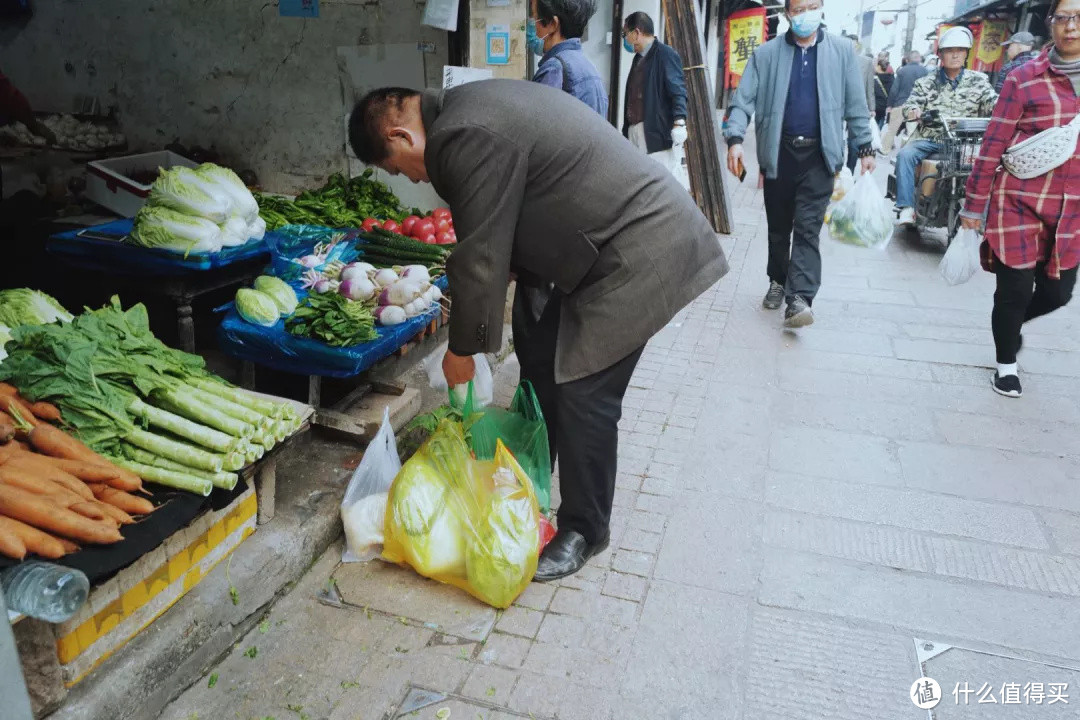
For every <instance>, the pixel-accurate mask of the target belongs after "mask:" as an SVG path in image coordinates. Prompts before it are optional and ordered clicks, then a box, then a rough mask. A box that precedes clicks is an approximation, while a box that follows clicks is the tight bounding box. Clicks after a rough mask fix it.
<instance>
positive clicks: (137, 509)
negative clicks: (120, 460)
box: [90, 483, 154, 515]
mask: <svg viewBox="0 0 1080 720" xmlns="http://www.w3.org/2000/svg"><path fill="white" fill-rule="evenodd" d="M90 490H91V491H92V492H93V493H94V497H96V498H97V499H98V500H100V501H101V502H103V503H107V504H109V505H112V506H113V507H116V508H119V509H121V510H123V511H124V512H126V513H130V514H131V515H147V514H149V513H152V512H154V503H152V502H150V501H149V500H146V499H144V498H141V497H135V496H134V495H131V494H129V493H126V492H124V491H123V490H117V489H116V488H112V487H109V486H108V485H105V484H104V483H90Z"/></svg>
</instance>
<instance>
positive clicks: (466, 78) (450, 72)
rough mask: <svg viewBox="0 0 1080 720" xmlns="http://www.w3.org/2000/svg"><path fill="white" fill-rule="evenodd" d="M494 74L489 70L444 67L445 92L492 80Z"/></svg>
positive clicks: (443, 83)
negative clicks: (466, 84)
mask: <svg viewBox="0 0 1080 720" xmlns="http://www.w3.org/2000/svg"><path fill="white" fill-rule="evenodd" d="M493 76H494V73H493V72H491V71H490V70H488V69H487V68H470V67H458V66H457V65H443V76H442V77H443V79H442V86H443V90H449V89H450V88H453V87H457V86H458V85H464V84H465V83H471V82H476V81H477V80H490V79H491V78H492V77H493Z"/></svg>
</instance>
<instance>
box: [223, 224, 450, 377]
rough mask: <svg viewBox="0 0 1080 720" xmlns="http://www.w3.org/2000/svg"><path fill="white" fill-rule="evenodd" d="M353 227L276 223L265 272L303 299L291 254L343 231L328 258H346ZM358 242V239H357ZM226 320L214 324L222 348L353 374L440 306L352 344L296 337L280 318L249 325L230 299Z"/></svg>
mask: <svg viewBox="0 0 1080 720" xmlns="http://www.w3.org/2000/svg"><path fill="white" fill-rule="evenodd" d="M357 232H358V231H356V230H334V229H331V228H328V227H320V226H317V225H287V226H283V227H281V228H278V231H277V235H276V236H275V237H274V238H272V239H270V241H269V242H270V249H271V251H272V260H271V264H270V266H269V267H267V268H266V270H265V271H264V272H266V273H268V274H272V275H277V276H278V277H281V278H282V279H284V280H286V281H287V282H289V283H290V284H291V285H292V286H293V288H294V289H296V291H297V292H296V296H297V297H298V298H300V299H303V298H304V297H305V296H306V295H307V292H306V291H304V290H302V289H300V285H301V278H300V275H301V273H302V271H303V268H300V267H299V266H297V265H296V264H295V263H293V262H291V260H290V258H294V257H301V256H303V255H306V254H308V253H310V252H311V251H312V249H313V248H314V247H315V245H316V244H317V243H320V242H325V241H327V240H329V239H330V238H331V237H332V236H333V235H336V234H344V236H345V237H344V242H341V243H340V244H339V245H338V246H337V247H336V248H335V250H334V251H333V253H332V256H331V257H330V258H329V259H336V260H338V261H340V262H350V261H351V260H353V259H355V258H356V256H357V252H356V243H357V242H358V240H357V238H356V235H357ZM359 242H361V244H362V240H361V241H359ZM435 284H436V285H437V286H438V287H439V289H440V290H442V291H444V292H445V291H446V288H447V281H446V277H445V276H444V277H441V278H439V279H438V280H436V281H435ZM226 307H227V308H228V311H227V313H226V315H225V319H224V320H223V321H222V322H221V326H220V327H219V328H218V345H219V346H220V347H221V349H222V350H223V351H224V352H227V353H228V354H230V355H232V356H234V357H238V358H240V359H241V360H249V361H251V362H253V363H257V364H259V365H265V366H266V367H270V368H274V369H275V370H282V371H284V372H292V373H298V374H300V375H320V376H323V377H338V378H342V377H352V376H353V375H358V374H360V373H362V372H363V371H365V370H367V369H368V368H370V367H371V366H372V365H374V364H375V363H377V362H378V361H380V360H382V359H384V358H387V357H389V356H391V355H393V354H394V353H395V352H397V350H398V348H400V347H402V346H403V345H404V344H405V343H407V342H408V341H409V340H411V339H412V338H414V337H415V336H416V335H417V334H418V333H419V332H420V331H421V330H423V329H424V327H425V326H426V325H427V324H428V323H430V322H431V321H432V320H434V319H435V318H437V317H438V316H439V313H440V312H441V311H442V310H441V308H440V307H439V306H438V304H436V306H435V307H433V308H432V309H431V310H429V311H428V312H427V313H425V314H423V315H418V316H416V317H414V318H410V319H409V320H407V321H405V322H404V323H402V324H400V325H392V326H390V327H381V326H377V327H376V329H377V330H378V333H379V337H378V338H377V339H375V340H372V341H371V342H366V343H362V344H360V345H353V346H351V347H344V348H338V347H331V346H329V345H327V344H326V343H324V342H320V341H318V340H312V339H311V338H303V337H296V336H294V335H290V334H289V333H288V332H286V330H285V321H284V319H281V320H278V321H277V324H276V325H274V326H272V327H262V326H259V325H253V324H252V323H249V322H248V321H246V320H244V319H243V318H242V317H240V313H238V312H237V311H236V308H235V307H234V306H233V305H232V304H229V305H228V306H226Z"/></svg>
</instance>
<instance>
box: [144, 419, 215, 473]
mask: <svg viewBox="0 0 1080 720" xmlns="http://www.w3.org/2000/svg"><path fill="white" fill-rule="evenodd" d="M124 439H125V440H127V441H128V442H129V443H131V444H132V445H135V446H137V447H141V448H142V449H143V450H149V451H150V452H152V453H155V454H157V455H160V456H162V457H164V458H168V459H169V460H173V461H175V462H178V463H180V464H181V465H190V466H191V467H193V468H197V469H199V470H206V471H208V472H221V470H222V466H223V464H224V461H223V458H222V456H221V455H215V454H214V453H210V452H207V451H206V450H203V449H202V448H197V447H195V446H193V445H188V444H186V443H182V442H177V441H176V440H170V439H169V438H165V437H161V436H160V435H154V434H153V433H148V432H146V431H145V430H139V429H135V430H132V431H131V432H130V433H128V434H127V435H126V436H125V437H124Z"/></svg>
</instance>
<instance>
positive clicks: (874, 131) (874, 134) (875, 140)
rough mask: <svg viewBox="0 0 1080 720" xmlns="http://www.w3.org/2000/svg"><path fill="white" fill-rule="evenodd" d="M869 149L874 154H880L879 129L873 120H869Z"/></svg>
mask: <svg viewBox="0 0 1080 720" xmlns="http://www.w3.org/2000/svg"><path fill="white" fill-rule="evenodd" d="M870 147H871V148H873V150H874V152H881V147H882V146H881V128H879V127H878V124H877V120H876V119H875V118H870Z"/></svg>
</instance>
